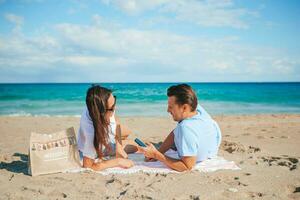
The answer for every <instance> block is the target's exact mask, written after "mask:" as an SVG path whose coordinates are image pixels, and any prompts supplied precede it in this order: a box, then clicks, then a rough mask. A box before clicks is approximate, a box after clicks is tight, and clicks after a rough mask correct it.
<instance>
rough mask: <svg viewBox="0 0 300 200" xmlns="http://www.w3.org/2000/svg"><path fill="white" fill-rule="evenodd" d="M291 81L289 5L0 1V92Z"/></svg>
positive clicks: (253, 0)
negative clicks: (35, 86) (61, 86)
mask: <svg viewBox="0 0 300 200" xmlns="http://www.w3.org/2000/svg"><path fill="white" fill-rule="evenodd" d="M272 81H275V82H277V81H300V1H298V0H276V1H273V0H85V1H84V0H64V1H61V0H0V82H1V83H32V82H34V83H39V82H71V83H72V82H272Z"/></svg>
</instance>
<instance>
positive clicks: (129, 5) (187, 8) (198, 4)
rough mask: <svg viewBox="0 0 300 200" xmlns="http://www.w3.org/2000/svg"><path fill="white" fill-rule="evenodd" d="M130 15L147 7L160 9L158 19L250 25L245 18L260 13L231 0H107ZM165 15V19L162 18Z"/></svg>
mask: <svg viewBox="0 0 300 200" xmlns="http://www.w3.org/2000/svg"><path fill="white" fill-rule="evenodd" d="M104 2H105V3H106V4H108V5H113V6H115V7H117V8H118V9H120V10H122V11H123V12H125V13H127V14H129V15H139V14H142V13H143V12H146V11H149V10H151V11H156V10H158V14H157V17H156V18H157V19H158V20H155V18H154V19H151V20H154V21H156V22H164V21H168V20H167V19H172V20H174V19H176V20H177V21H182V22H188V23H192V24H196V25H199V26H208V27H232V28H241V29H245V28H248V27H249V24H248V23H247V21H246V18H252V17H257V16H258V13H257V12H255V11H250V10H248V9H245V8H237V7H236V6H235V5H234V2H233V1H232V0H205V1H198V0H186V1H182V0H172V1H171V0H152V1H148V0H110V1H109V0H106V1H104ZM162 19H164V20H162Z"/></svg>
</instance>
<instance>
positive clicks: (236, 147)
mask: <svg viewBox="0 0 300 200" xmlns="http://www.w3.org/2000/svg"><path fill="white" fill-rule="evenodd" d="M220 148H221V149H222V150H224V151H227V152H228V153H234V152H245V147H244V146H243V145H241V144H238V143H235V142H229V141H226V140H223V141H222V143H221V147H220Z"/></svg>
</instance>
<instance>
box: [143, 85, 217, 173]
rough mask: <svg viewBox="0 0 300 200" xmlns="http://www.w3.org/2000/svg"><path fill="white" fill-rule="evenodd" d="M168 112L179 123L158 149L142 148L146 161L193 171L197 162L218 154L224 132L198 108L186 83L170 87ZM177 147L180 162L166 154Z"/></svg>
mask: <svg viewBox="0 0 300 200" xmlns="http://www.w3.org/2000/svg"><path fill="white" fill-rule="evenodd" d="M167 95H168V112H169V113H170V114H171V115H172V117H173V119H174V121H177V122H178V124H177V126H176V128H175V129H174V130H173V131H172V132H171V133H170V134H169V135H168V136H167V138H166V139H165V140H164V142H163V143H162V145H161V146H160V148H159V149H158V150H157V149H156V148H155V147H154V146H153V145H152V144H151V143H147V147H145V148H142V147H140V148H139V150H140V151H141V152H143V153H144V155H145V157H146V159H148V160H149V161H150V160H152V161H153V160H159V161H161V162H163V163H164V164H165V165H167V166H168V167H170V168H172V169H174V170H176V171H186V170H191V169H192V168H193V167H194V166H195V164H196V163H197V162H200V161H203V160H205V159H207V158H211V157H213V156H215V155H217V152H218V148H219V145H220V143H221V131H220V129H219V126H218V125H217V123H216V122H215V121H214V120H213V119H212V118H211V117H210V115H209V114H208V113H207V112H206V111H205V110H204V109H203V108H202V107H201V106H199V105H198V100H197V96H196V94H195V92H194V91H193V89H192V88H191V87H190V86H189V85H187V84H179V85H174V86H171V87H170V88H169V89H168V92H167ZM174 145H175V147H176V148H177V153H178V156H179V158H180V159H179V160H178V159H174V158H170V157H168V156H166V155H164V153H165V152H166V151H168V150H169V149H170V148H171V147H172V146H174Z"/></svg>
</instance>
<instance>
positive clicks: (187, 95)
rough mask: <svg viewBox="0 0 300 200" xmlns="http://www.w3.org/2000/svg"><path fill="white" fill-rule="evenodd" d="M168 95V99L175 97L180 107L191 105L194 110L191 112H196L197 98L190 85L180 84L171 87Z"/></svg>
mask: <svg viewBox="0 0 300 200" xmlns="http://www.w3.org/2000/svg"><path fill="white" fill-rule="evenodd" d="M167 95H168V97H171V96H175V97H176V103H177V104H179V105H183V104H188V105H190V106H191V109H192V110H191V111H195V110H196V108H197V104H198V100H197V96H196V94H195V92H194V90H193V89H192V87H191V86H189V85H188V84H179V85H173V86H171V87H169V88H168V93H167Z"/></svg>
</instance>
